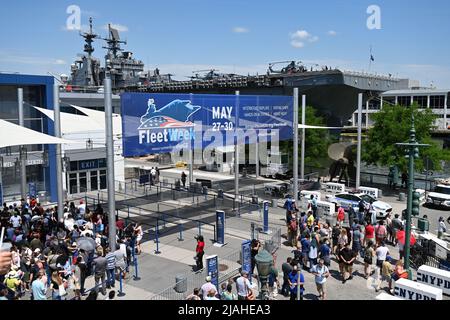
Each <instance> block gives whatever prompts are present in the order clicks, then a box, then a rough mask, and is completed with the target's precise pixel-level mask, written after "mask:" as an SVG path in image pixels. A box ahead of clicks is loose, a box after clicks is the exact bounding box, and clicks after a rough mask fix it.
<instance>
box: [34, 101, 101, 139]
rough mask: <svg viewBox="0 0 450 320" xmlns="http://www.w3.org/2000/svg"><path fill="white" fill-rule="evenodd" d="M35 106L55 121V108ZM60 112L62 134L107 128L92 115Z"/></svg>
mask: <svg viewBox="0 0 450 320" xmlns="http://www.w3.org/2000/svg"><path fill="white" fill-rule="evenodd" d="M34 108H35V109H37V110H39V111H40V112H42V113H43V114H45V115H46V116H47V117H49V118H50V119H51V120H52V121H54V117H55V113H54V111H53V110H48V109H44V108H39V107H34ZM60 114H61V135H62V136H64V135H67V134H71V133H77V132H97V131H103V130H105V129H104V126H103V127H102V126H101V125H99V124H98V123H97V122H96V121H94V120H93V119H91V118H90V117H86V116H80V115H77V114H71V113H66V112H61V113H60Z"/></svg>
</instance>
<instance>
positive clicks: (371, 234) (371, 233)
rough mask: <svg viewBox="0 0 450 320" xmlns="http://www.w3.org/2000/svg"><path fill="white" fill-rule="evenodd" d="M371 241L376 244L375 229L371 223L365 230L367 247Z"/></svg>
mask: <svg viewBox="0 0 450 320" xmlns="http://www.w3.org/2000/svg"><path fill="white" fill-rule="evenodd" d="M369 241H372V243H375V228H374V227H373V225H372V224H371V223H369V224H368V225H367V226H366V228H365V236H364V244H365V245H367V244H368V243H369Z"/></svg>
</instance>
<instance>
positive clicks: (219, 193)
mask: <svg viewBox="0 0 450 320" xmlns="http://www.w3.org/2000/svg"><path fill="white" fill-rule="evenodd" d="M217 198H219V199H223V189H219V190H218V191H217Z"/></svg>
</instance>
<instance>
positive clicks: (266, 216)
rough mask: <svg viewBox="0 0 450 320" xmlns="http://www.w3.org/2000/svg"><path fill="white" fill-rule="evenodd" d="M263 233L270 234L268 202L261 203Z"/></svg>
mask: <svg viewBox="0 0 450 320" xmlns="http://www.w3.org/2000/svg"><path fill="white" fill-rule="evenodd" d="M262 232H263V233H265V234H271V233H272V232H271V231H270V230H269V201H264V202H263V231H262Z"/></svg>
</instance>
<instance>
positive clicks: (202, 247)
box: [195, 236, 205, 271]
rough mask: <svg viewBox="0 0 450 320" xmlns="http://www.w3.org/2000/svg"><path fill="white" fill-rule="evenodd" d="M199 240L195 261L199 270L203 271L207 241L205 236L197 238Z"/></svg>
mask: <svg viewBox="0 0 450 320" xmlns="http://www.w3.org/2000/svg"><path fill="white" fill-rule="evenodd" d="M195 239H196V240H197V247H196V248H195V252H196V255H195V261H196V264H197V270H196V271H200V270H202V269H203V255H204V254H205V241H204V240H203V236H198V237H196V238H195Z"/></svg>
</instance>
